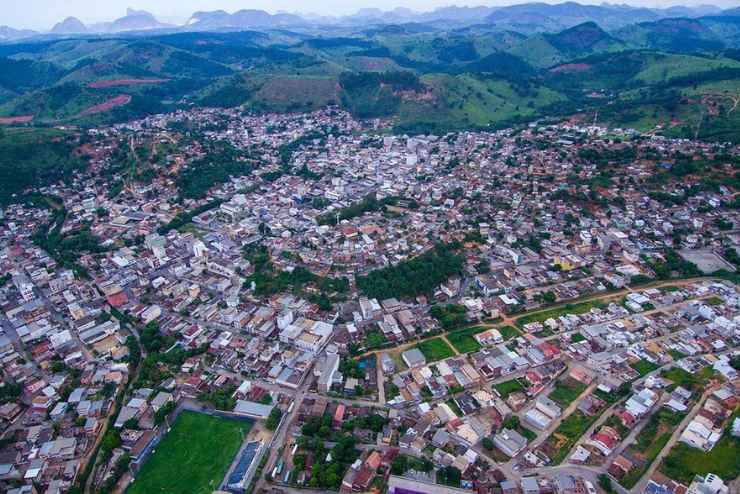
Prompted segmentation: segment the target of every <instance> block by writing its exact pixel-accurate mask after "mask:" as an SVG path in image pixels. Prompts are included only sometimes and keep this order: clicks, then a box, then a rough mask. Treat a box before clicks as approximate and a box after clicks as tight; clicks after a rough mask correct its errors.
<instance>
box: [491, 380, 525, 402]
mask: <svg viewBox="0 0 740 494" xmlns="http://www.w3.org/2000/svg"><path fill="white" fill-rule="evenodd" d="M493 387H494V389H495V390H496V391H498V392H499V394H500V395H501V398H504V399H506V398H507V397H508V396H509V395H510V394H511V393H515V392H517V391H524V386H523V385H522V383H520V382H519V381H517V380H516V379H512V380H511V381H504V382H502V383H499V384H496V385H494V386H493Z"/></svg>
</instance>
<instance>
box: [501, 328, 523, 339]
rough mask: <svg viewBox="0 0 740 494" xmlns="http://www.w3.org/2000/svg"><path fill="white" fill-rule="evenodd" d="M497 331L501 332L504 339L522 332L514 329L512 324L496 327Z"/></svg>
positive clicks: (514, 336)
mask: <svg viewBox="0 0 740 494" xmlns="http://www.w3.org/2000/svg"><path fill="white" fill-rule="evenodd" d="M498 332H499V333H501V336H502V337H503V338H504V341H507V340H510V339H512V338H516V337H517V336H520V335H521V334H522V332H521V331H519V330H518V329H516V328H515V327H514V326H502V327H500V328H498Z"/></svg>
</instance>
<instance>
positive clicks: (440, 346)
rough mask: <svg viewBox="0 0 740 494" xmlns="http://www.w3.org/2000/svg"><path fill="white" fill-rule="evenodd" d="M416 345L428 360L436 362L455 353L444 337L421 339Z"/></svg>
mask: <svg viewBox="0 0 740 494" xmlns="http://www.w3.org/2000/svg"><path fill="white" fill-rule="evenodd" d="M416 347H417V348H418V349H419V351H420V352H421V353H422V354H424V357H426V359H427V362H436V361H437V360H444V359H446V358H449V357H452V356H453V355H455V352H454V351H453V350H452V348H450V345H448V344H447V342H446V341H445V340H443V339H442V338H432V339H431V340H424V341H420V342H419V344H418V345H417V346H416Z"/></svg>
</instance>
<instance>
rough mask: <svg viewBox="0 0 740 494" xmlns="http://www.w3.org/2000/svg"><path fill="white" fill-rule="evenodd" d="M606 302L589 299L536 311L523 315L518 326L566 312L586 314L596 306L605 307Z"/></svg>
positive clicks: (541, 320) (518, 321)
mask: <svg viewBox="0 0 740 494" xmlns="http://www.w3.org/2000/svg"><path fill="white" fill-rule="evenodd" d="M604 305H605V304H604V302H602V301H601V300H588V301H586V302H581V303H577V304H565V305H560V306H558V307H554V308H552V309H548V310H543V311H540V312H535V313H533V314H529V315H527V316H522V317H520V318H519V319H517V320H516V324H517V326H519V327H520V328H521V327H523V326H524V325H526V324H529V323H531V322H545V321H547V320H548V319H550V318H558V317H560V316H564V315H566V314H575V315H579V314H585V313H586V312H589V311H590V310H591V309H594V308H601V307H604Z"/></svg>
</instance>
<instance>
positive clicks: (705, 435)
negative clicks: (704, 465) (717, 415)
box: [678, 415, 722, 451]
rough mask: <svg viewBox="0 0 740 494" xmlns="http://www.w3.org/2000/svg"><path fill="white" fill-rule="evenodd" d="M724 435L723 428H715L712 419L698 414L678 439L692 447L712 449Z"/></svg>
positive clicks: (705, 449)
mask: <svg viewBox="0 0 740 494" xmlns="http://www.w3.org/2000/svg"><path fill="white" fill-rule="evenodd" d="M721 437H722V431H721V430H715V429H714V428H713V424H712V422H711V421H710V420H708V419H706V418H705V417H702V416H701V415H697V416H696V417H694V419H693V420H692V421H691V422H689V425H687V426H686V429H684V431H683V432H682V433H681V436H680V437H679V438H678V440H679V441H680V442H682V443H684V444H688V445H689V446H691V447H694V448H698V449H701V450H704V451H710V450H711V449H712V448H714V446H715V445H716V444H717V442H718V441H719V440H720V438H721Z"/></svg>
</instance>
